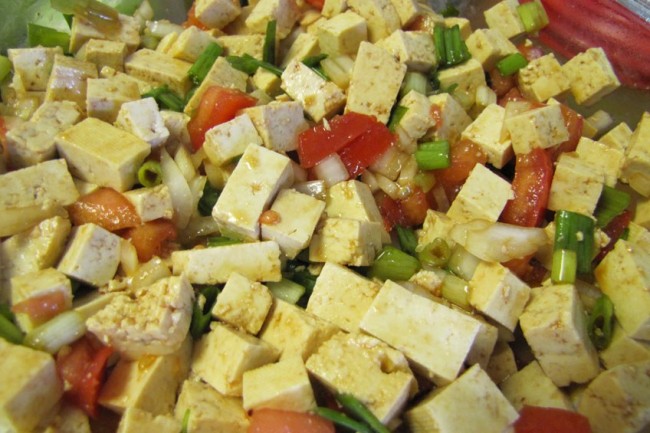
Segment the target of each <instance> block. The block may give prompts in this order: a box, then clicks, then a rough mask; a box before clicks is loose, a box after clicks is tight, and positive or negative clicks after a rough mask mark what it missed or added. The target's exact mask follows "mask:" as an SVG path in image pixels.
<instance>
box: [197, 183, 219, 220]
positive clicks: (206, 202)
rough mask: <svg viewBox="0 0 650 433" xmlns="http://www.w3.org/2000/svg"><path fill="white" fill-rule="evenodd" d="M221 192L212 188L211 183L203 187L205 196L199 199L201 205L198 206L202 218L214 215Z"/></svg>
mask: <svg viewBox="0 0 650 433" xmlns="http://www.w3.org/2000/svg"><path fill="white" fill-rule="evenodd" d="M220 194H221V192H220V191H219V190H218V189H216V188H215V187H213V186H212V184H211V183H210V182H206V183H205V186H204V187H203V194H202V195H201V198H200V199H199V204H198V206H197V208H198V211H199V213H200V214H201V216H210V215H212V208H213V207H214V205H215V204H217V200H219V195H220Z"/></svg>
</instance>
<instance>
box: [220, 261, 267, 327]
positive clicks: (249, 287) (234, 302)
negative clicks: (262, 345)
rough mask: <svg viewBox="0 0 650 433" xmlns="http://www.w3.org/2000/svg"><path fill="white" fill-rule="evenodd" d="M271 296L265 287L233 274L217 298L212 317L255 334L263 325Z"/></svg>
mask: <svg viewBox="0 0 650 433" xmlns="http://www.w3.org/2000/svg"><path fill="white" fill-rule="evenodd" d="M272 304H273V296H272V295H271V291H270V290H269V289H268V287H266V286H265V285H263V284H261V283H258V282H256V281H251V280H249V279H248V278H246V277H245V276H243V275H240V274H238V273H236V272H233V273H232V274H231V275H230V278H228V282H227V283H226V286H225V287H224V288H223V291H222V292H221V293H220V294H219V296H218V297H217V302H216V304H215V305H214V307H213V308H212V316H213V317H215V318H217V319H219V320H221V321H223V322H226V323H228V324H230V325H232V326H234V327H236V328H239V329H242V330H244V331H246V332H248V333H249V334H253V335H255V334H257V333H258V332H259V330H260V329H261V328H262V325H263V324H264V320H265V319H266V316H267V314H268V313H269V310H270V309H271V305H272Z"/></svg>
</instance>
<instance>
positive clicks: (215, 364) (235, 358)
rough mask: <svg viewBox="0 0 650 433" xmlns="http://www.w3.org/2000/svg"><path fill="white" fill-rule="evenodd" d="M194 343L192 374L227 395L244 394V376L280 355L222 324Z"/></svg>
mask: <svg viewBox="0 0 650 433" xmlns="http://www.w3.org/2000/svg"><path fill="white" fill-rule="evenodd" d="M211 328H212V329H211V330H210V332H208V333H207V334H205V335H203V337H201V339H200V340H199V341H197V342H196V343H195V344H194V354H193V357H192V366H191V369H192V372H193V373H194V374H196V375H197V376H198V377H200V378H201V379H202V380H204V381H205V382H207V383H208V384H210V385H212V386H213V387H214V388H215V389H216V390H217V391H219V392H220V393H222V394H224V395H228V396H241V395H242V379H243V376H244V373H245V372H246V371H248V370H253V369H255V368H257V367H261V366H263V365H265V364H269V363H271V362H274V361H275V360H276V359H278V355H279V352H278V350H277V349H276V348H274V347H273V346H271V345H270V344H268V343H266V342H265V341H262V340H260V339H258V338H256V337H253V336H252V335H249V334H246V333H244V332H241V331H237V330H235V329H233V328H230V327H229V326H227V325H224V324H222V323H219V322H213V323H212V325H211Z"/></svg>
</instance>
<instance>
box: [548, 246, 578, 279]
mask: <svg viewBox="0 0 650 433" xmlns="http://www.w3.org/2000/svg"><path fill="white" fill-rule="evenodd" d="M577 268H578V260H577V258H576V252H575V251H572V250H565V249H560V250H555V251H553V264H552V266H551V281H553V282H554V283H556V284H561V283H566V284H573V283H575V281H576V271H577Z"/></svg>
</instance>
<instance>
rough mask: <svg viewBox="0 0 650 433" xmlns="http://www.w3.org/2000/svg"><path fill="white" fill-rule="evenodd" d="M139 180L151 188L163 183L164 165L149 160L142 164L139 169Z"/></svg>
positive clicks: (141, 183)
mask: <svg viewBox="0 0 650 433" xmlns="http://www.w3.org/2000/svg"><path fill="white" fill-rule="evenodd" d="M138 182H140V185H142V186H144V187H147V188H150V187H152V186H156V185H160V184H161V183H162V167H161V166H160V162H158V161H154V160H149V161H146V162H145V163H144V164H142V165H141V166H140V169H139V170H138Z"/></svg>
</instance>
